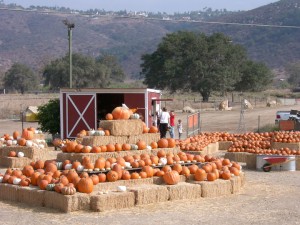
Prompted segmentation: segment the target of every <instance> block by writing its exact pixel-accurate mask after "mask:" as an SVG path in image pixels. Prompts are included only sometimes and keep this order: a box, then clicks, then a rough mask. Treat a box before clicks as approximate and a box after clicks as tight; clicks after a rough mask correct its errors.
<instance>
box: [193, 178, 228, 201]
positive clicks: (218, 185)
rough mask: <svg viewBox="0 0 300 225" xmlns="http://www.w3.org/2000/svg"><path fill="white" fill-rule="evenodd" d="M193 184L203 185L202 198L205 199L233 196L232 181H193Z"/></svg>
mask: <svg viewBox="0 0 300 225" xmlns="http://www.w3.org/2000/svg"><path fill="white" fill-rule="evenodd" d="M191 183H192V184H198V185H201V190H202V192H201V196H202V197H204V198H207V197H208V198H211V197H219V196H225V195H230V194H231V189H232V187H231V181H230V180H221V179H218V180H215V181H213V182H209V181H200V182H199V181H192V182H191Z"/></svg>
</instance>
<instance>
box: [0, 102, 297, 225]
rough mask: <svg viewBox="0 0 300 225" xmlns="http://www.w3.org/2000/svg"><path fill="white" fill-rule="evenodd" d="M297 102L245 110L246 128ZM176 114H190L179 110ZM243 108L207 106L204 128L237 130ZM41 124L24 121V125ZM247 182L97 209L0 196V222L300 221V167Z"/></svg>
mask: <svg viewBox="0 0 300 225" xmlns="http://www.w3.org/2000/svg"><path fill="white" fill-rule="evenodd" d="M290 109H298V110H299V107H298V108H297V107H276V108H257V109H253V110H249V111H246V112H245V114H244V116H245V127H246V130H247V131H253V130H254V129H257V126H258V116H260V120H261V126H263V125H265V124H273V123H274V120H275V112H276V111H277V110H290ZM177 116H178V117H177V119H178V118H179V117H181V118H182V119H184V118H186V115H185V114H179V113H177ZM239 116H240V111H239V110H238V109H236V110H233V111H228V112H219V111H204V112H202V113H201V121H202V131H229V132H235V131H236V130H237V128H238V124H239ZM21 126H22V125H21V123H20V122H18V121H0V128H1V132H2V133H12V131H14V130H20V129H21ZM28 126H34V127H37V124H35V123H30V124H24V127H28ZM244 171H245V173H246V184H245V187H244V188H243V189H242V191H241V192H240V193H239V194H234V195H230V196H225V197H219V198H201V199H197V200H193V201H190V200H188V201H187V200H181V201H174V202H166V203H160V204H156V205H147V206H140V207H135V208H132V209H125V210H118V211H111V212H104V213H96V212H73V213H70V214H67V215H66V214H64V213H60V212H58V211H56V210H53V209H47V208H36V207H31V206H27V205H24V204H21V203H12V202H3V201H0V217H1V222H0V224H65V222H71V223H72V224H100V223H101V224H114V225H117V224H141V223H143V224H204V223H206V224H275V225H282V224H300V207H299V200H300V192H299V190H300V171H296V172H274V171H272V172H270V173H264V172H258V171H249V170H244Z"/></svg>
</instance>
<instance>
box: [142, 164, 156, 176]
mask: <svg viewBox="0 0 300 225" xmlns="http://www.w3.org/2000/svg"><path fill="white" fill-rule="evenodd" d="M142 171H143V172H146V174H147V177H153V173H154V170H153V167H151V166H144V167H143V168H142Z"/></svg>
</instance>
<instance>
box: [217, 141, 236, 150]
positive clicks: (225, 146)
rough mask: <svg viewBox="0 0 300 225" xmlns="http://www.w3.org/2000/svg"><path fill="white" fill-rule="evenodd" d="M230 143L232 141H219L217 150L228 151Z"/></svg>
mask: <svg viewBox="0 0 300 225" xmlns="http://www.w3.org/2000/svg"><path fill="white" fill-rule="evenodd" d="M232 143H233V142H232V141H219V150H228V149H229V148H230V146H231V145H232Z"/></svg>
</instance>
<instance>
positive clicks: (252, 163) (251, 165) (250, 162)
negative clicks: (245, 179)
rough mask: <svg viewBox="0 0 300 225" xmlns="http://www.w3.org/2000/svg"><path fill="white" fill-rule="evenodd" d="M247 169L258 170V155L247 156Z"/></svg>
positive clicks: (248, 154)
mask: <svg viewBox="0 0 300 225" xmlns="http://www.w3.org/2000/svg"><path fill="white" fill-rule="evenodd" d="M246 167H247V169H250V170H256V154H252V153H247V154H246Z"/></svg>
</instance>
